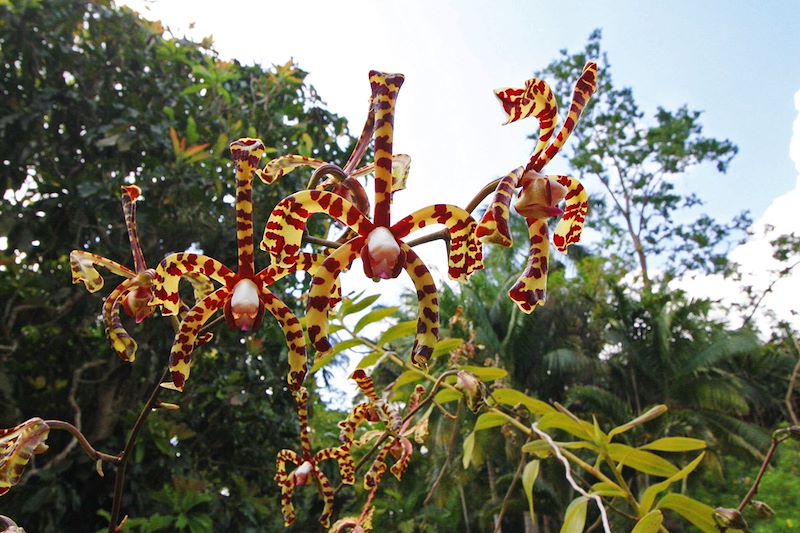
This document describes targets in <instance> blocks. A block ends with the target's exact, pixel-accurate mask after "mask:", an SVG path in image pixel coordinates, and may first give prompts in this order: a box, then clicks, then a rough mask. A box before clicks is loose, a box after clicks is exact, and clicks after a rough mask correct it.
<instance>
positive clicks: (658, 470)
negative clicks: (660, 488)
mask: <svg viewBox="0 0 800 533" xmlns="http://www.w3.org/2000/svg"><path fill="white" fill-rule="evenodd" d="M608 453H609V455H610V456H611V458H612V459H614V461H615V462H616V463H617V465H620V466H621V465H625V466H629V467H631V468H633V469H635V470H638V471H639V472H644V473H645V474H650V475H651V476H659V477H670V476H673V475H675V474H677V473H678V467H677V466H675V465H673V464H672V463H670V462H669V461H667V460H666V459H664V458H663V457H659V456H658V455H656V454H654V453H650V452H646V451H644V450H640V449H638V448H632V447H630V446H628V445H626V444H619V443H612V444H609V445H608Z"/></svg>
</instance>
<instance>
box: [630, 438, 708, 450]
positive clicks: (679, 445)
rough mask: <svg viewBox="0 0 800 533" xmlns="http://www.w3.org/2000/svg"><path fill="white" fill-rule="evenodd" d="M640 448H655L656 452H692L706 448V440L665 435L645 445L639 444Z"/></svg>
mask: <svg viewBox="0 0 800 533" xmlns="http://www.w3.org/2000/svg"><path fill="white" fill-rule="evenodd" d="M639 449H640V450H653V451H655V452H691V451H694V450H705V449H706V442H705V441H704V440H701V439H692V438H690V437H664V438H663V439H658V440H654V441H653V442H651V443H649V444H645V445H644V446H639Z"/></svg>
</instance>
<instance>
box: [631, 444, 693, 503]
mask: <svg viewBox="0 0 800 533" xmlns="http://www.w3.org/2000/svg"><path fill="white" fill-rule="evenodd" d="M705 455H706V454H705V452H703V453H701V454H700V455H698V456H697V457H695V459H694V461H692V462H691V463H689V464H688V465H686V466H684V467H683V468H681V469H680V471H678V473H677V474H675V475H673V476H670V477H669V478H667V479H665V480H664V481H662V482H661V483H655V484H653V485H650V486H649V487H647V489H646V490H645V491H644V494H643V495H642V498H641V504H640V507H641V508H642V511H644V512H647V511H649V510H650V508H651V507H652V506H653V502H654V501H655V500H656V496H658V495H659V494H661V493H662V492H664V491H665V490H667V489H668V488H669V486H670V485H672V484H673V483H675V482H677V481H682V480H683V479H684V478H685V477H686V476H688V475H689V474H691V473H692V472H694V470H695V469H696V468H697V467H698V466H699V465H700V462H701V461H702V460H703V457H705Z"/></svg>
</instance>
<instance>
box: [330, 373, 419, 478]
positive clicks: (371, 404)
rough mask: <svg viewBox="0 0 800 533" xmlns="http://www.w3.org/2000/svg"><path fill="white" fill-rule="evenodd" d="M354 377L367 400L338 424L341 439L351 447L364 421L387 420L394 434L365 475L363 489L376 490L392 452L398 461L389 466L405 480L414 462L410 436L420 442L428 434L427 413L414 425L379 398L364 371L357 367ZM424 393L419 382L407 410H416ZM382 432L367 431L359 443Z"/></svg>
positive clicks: (365, 441) (365, 442)
mask: <svg viewBox="0 0 800 533" xmlns="http://www.w3.org/2000/svg"><path fill="white" fill-rule="evenodd" d="M352 379H353V380H354V381H355V382H356V384H357V385H358V388H359V389H360V390H361V392H362V393H363V394H364V396H366V398H367V401H366V402H363V403H360V404H358V405H356V406H355V407H354V408H353V411H352V412H351V413H350V415H349V416H348V417H347V418H346V419H345V420H343V421H342V422H340V423H339V428H340V429H341V433H340V435H339V440H341V441H342V442H344V443H345V445H347V446H348V449H349V447H350V445H352V443H353V440H354V438H355V432H356V429H357V428H358V426H359V425H360V424H361V423H362V422H363V421H365V420H366V421H369V422H379V421H382V422H385V423H386V427H387V430H388V431H389V432H390V433H391V437H389V439H388V441H387V442H386V444H385V445H384V446H383V447H382V448H381V449H380V451H379V452H378V454H377V456H376V457H375V460H374V461H373V462H372V466H371V467H370V469H369V471H368V472H367V473H366V475H365V476H364V488H365V489H367V490H369V489H374V488H375V487H377V486H378V485H379V484H380V482H381V479H382V478H383V476H384V474H385V473H386V468H387V466H386V458H387V457H388V455H389V454H390V453H391V454H392V455H393V456H394V458H395V460H396V461H395V463H394V465H392V467H391V468H390V471H391V472H392V474H393V475H394V477H396V478H397V479H398V480H402V479H403V475H404V474H405V472H406V470H407V469H408V463H409V462H410V461H411V454H412V453H413V451H414V447H413V445H412V444H411V440H409V437H410V436H412V435H413V436H414V439H415V441H416V442H417V443H419V444H421V443H422V442H423V440H424V438H425V437H426V436H427V423H428V418H427V416H424V417H422V419H421V420H419V421H417V423H416V424H414V425H413V426H411V418H409V419H408V420H405V421H403V416H402V415H400V413H398V412H397V410H396V409H394V407H392V406H391V405H390V404H389V403H388V402H386V401H385V400H383V399H381V398H379V397H378V395H377V394H376V393H375V385H374V384H373V382H372V378H370V377H369V376H368V375H367V374H366V373H365V372H364V371H363V370H361V369H359V370H356V371H355V372H354V373H353V375H352ZM424 395H425V388H424V387H423V386H422V385H417V386H416V388H415V389H414V392H413V393H411V396H410V398H409V400H408V403H407V405H406V413H407V414H408V413H411V412H412V411H414V410H415V409H416V408H417V406H418V405H419V403H420V401H421V400H422V398H423V396H424ZM379 434H380V432H368V433H367V434H366V435H365V438H364V439H362V440H361V441H359V444H358V445H359V446H363V445H365V444H367V443H368V442H369V441H371V440H373V439H374V438H376V437H377V436H378V435H379Z"/></svg>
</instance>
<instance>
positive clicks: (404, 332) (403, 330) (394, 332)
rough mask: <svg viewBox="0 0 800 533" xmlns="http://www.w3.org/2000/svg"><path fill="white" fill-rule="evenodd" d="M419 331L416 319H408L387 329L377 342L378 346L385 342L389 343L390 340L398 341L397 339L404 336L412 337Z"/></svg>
mask: <svg viewBox="0 0 800 533" xmlns="http://www.w3.org/2000/svg"><path fill="white" fill-rule="evenodd" d="M416 331H417V321H416V320H406V321H405V322H399V323H397V324H395V325H394V326H392V327H390V328H389V329H387V330H386V331H385V332H384V333H383V335H381V336H380V338H379V339H378V342H377V343H376V344H377V345H378V346H383V345H384V344H389V343H390V342H393V341H396V340H397V339H402V338H403V337H410V336H412V335H413V334H414V333H416Z"/></svg>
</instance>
